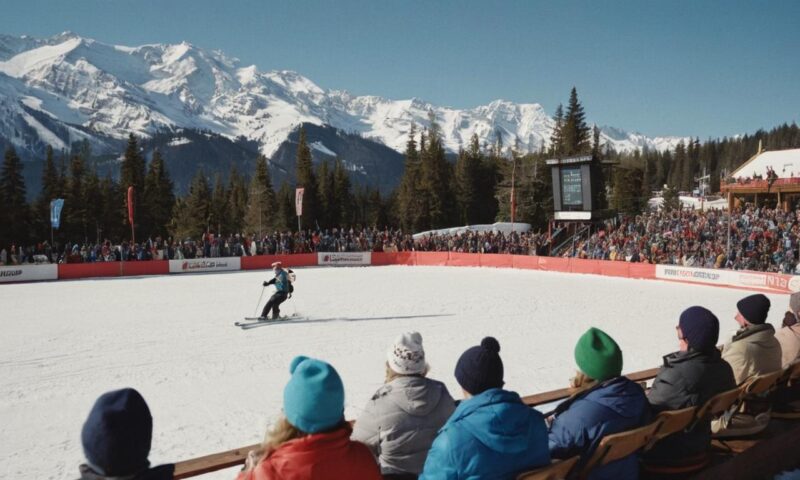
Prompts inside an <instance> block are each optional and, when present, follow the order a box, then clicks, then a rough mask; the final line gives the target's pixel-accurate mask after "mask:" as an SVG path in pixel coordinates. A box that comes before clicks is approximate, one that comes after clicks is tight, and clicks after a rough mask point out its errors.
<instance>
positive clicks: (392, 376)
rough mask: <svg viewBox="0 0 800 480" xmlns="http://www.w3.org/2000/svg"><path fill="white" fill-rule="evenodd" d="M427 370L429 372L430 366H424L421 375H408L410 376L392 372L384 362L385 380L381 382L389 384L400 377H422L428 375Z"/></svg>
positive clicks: (387, 363)
mask: <svg viewBox="0 0 800 480" xmlns="http://www.w3.org/2000/svg"><path fill="white" fill-rule="evenodd" d="M428 370H430V365H428V364H426V365H425V370H423V371H422V372H421V373H410V374H405V373H397V372H395V371H394V370H392V367H390V366H389V362H386V379H385V380H384V381H383V383H389V382H391V381H392V380H394V379H395V378H400V377H424V376H426V375H428Z"/></svg>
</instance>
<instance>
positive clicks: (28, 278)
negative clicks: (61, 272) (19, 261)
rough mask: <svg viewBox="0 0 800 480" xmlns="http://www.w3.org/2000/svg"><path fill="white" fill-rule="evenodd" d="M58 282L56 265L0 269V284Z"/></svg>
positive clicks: (18, 266) (14, 266)
mask: <svg viewBox="0 0 800 480" xmlns="http://www.w3.org/2000/svg"><path fill="white" fill-rule="evenodd" d="M40 280H58V265H56V264H49V265H10V266H3V267H0V283H11V282H36V281H40Z"/></svg>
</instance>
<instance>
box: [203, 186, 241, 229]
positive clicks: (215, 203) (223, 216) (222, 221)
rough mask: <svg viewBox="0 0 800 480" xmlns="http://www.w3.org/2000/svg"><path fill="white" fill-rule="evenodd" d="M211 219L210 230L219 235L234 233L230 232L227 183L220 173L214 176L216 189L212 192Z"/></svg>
mask: <svg viewBox="0 0 800 480" xmlns="http://www.w3.org/2000/svg"><path fill="white" fill-rule="evenodd" d="M209 218H210V220H209V225H210V229H211V230H212V231H214V232H216V233H217V235H222V234H225V233H234V232H231V231H230V230H228V225H227V218H228V192H227V190H225V183H224V182H223V181H222V175H221V174H220V173H219V172H217V173H216V174H214V188H213V189H212V191H211V205H210V206H209ZM235 233H239V232H235Z"/></svg>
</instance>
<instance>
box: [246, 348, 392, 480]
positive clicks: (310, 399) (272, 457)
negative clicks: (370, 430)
mask: <svg viewBox="0 0 800 480" xmlns="http://www.w3.org/2000/svg"><path fill="white" fill-rule="evenodd" d="M289 372H290V373H291V374H292V377H291V379H289V383H287V384H286V388H285V389H284V390H283V414H284V415H283V416H282V417H281V418H280V419H279V420H278V422H277V424H276V425H275V426H274V427H273V429H272V430H271V431H269V432H268V433H267V438H266V439H265V441H264V444H263V446H262V448H261V449H259V450H253V451H251V452H249V453H248V455H247V460H246V462H245V468H244V470H243V471H242V473H240V474H239V476H238V480H270V479H277V478H285V479H292V480H351V479H356V478H358V479H364V480H379V479H380V478H381V475H380V470H379V469H378V465H377V464H376V463H375V459H374V458H373V456H372V454H371V453H370V451H369V449H368V448H367V447H366V446H365V445H364V444H362V443H359V442H354V441H352V440H350V434H351V432H352V430H351V428H350V425H349V424H348V423H347V422H345V420H344V385H343V384H342V379H341V378H340V377H339V374H338V373H337V372H336V370H335V369H334V368H333V367H332V366H331V365H330V364H328V363H327V362H324V361H322V360H316V359H313V358H308V357H304V356H299V357H295V358H294V360H292V363H291V366H290V367H289Z"/></svg>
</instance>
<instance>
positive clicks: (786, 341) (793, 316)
mask: <svg viewBox="0 0 800 480" xmlns="http://www.w3.org/2000/svg"><path fill="white" fill-rule="evenodd" d="M798 314H800V292H795V293H793V294H792V295H791V296H790V297H789V310H788V311H787V312H786V314H785V315H784V316H783V326H782V327H781V329H780V330H778V331H777V332H775V338H776V339H778V343H780V345H781V366H783V367H784V368H786V366H788V365H789V364H791V363H794V362H795V361H796V360H797V359H798V356H800V323H798V321H797V315H798Z"/></svg>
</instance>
